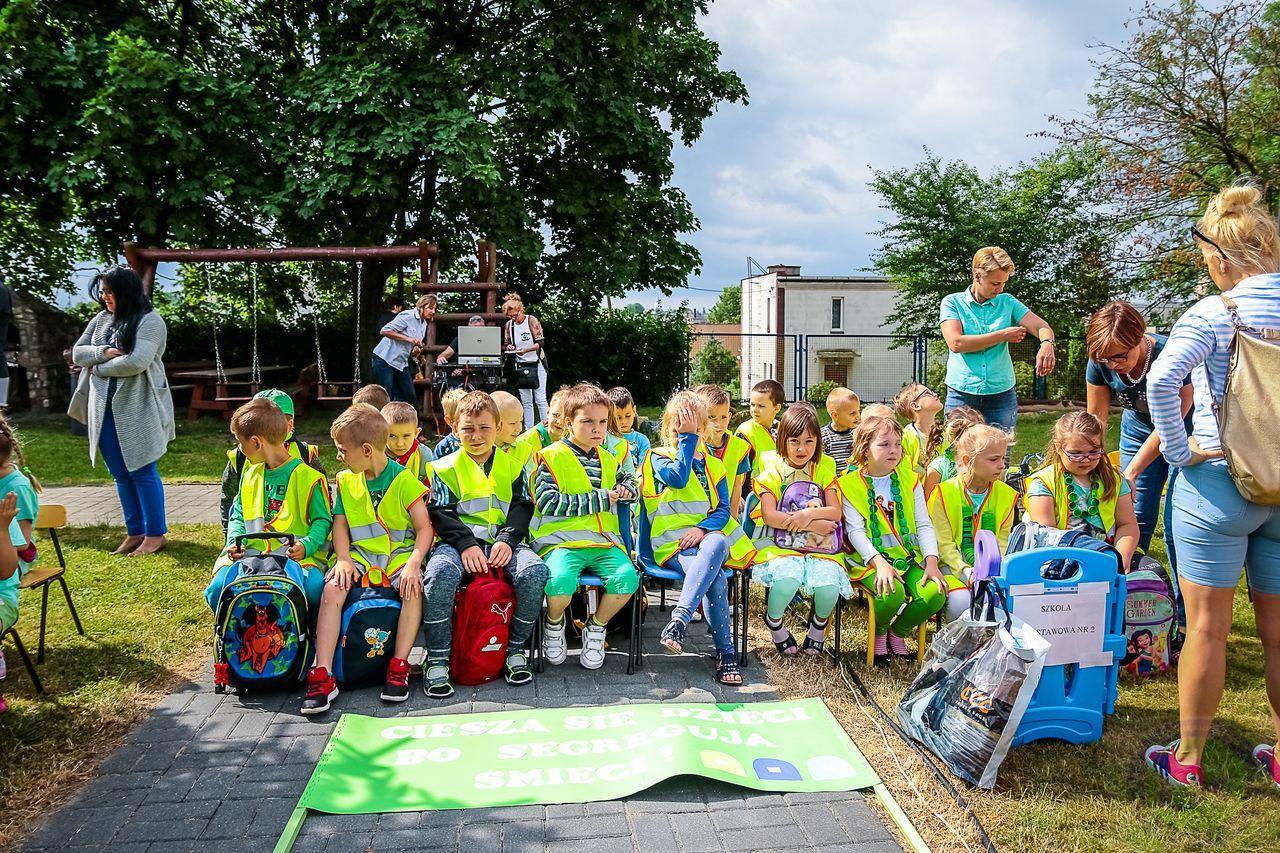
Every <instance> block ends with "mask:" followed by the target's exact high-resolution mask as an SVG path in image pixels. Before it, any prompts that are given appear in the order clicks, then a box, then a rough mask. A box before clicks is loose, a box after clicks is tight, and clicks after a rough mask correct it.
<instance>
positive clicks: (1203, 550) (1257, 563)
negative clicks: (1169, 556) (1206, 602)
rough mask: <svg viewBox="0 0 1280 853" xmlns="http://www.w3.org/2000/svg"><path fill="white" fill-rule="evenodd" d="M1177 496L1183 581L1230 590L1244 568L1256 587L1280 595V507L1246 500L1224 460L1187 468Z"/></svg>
mask: <svg viewBox="0 0 1280 853" xmlns="http://www.w3.org/2000/svg"><path fill="white" fill-rule="evenodd" d="M1172 499H1173V538H1174V541H1175V543H1176V545H1177V549H1178V575H1179V576H1180V578H1181V579H1182V580H1189V581H1191V582H1192V583H1198V584H1200V585H1201V586H1210V587H1217V588H1230V587H1234V586H1236V585H1237V584H1238V583H1240V570H1241V567H1243V568H1244V571H1245V573H1246V574H1247V576H1248V578H1249V586H1250V587H1251V588H1252V589H1254V590H1255V591H1257V592H1261V593H1265V594H1268V595H1280V507H1274V506H1261V505H1260V504H1253V503H1249V502H1248V501H1247V500H1245V499H1244V497H1243V496H1242V495H1241V494H1240V491H1239V489H1237V488H1236V484H1235V482H1234V481H1233V480H1232V479H1231V473H1230V472H1229V471H1228V470H1227V464H1226V463H1225V462H1222V461H1215V462H1205V463H1203V464H1201V465H1193V466H1191V467H1189V468H1183V469H1182V471H1181V473H1180V474H1179V476H1178V479H1177V482H1176V483H1174V486H1173V492H1172Z"/></svg>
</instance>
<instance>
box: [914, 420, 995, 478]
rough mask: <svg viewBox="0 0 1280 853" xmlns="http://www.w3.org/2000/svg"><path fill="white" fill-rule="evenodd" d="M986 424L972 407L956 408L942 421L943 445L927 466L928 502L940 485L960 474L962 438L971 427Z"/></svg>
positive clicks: (940, 445) (925, 476)
mask: <svg viewBox="0 0 1280 853" xmlns="http://www.w3.org/2000/svg"><path fill="white" fill-rule="evenodd" d="M986 422H987V421H986V418H984V417H982V412H979V411H978V410H977V409H975V408H973V407H972V406H956V407H955V408H954V409H952V410H951V411H949V412H947V415H946V417H945V418H943V419H942V443H941V444H939V445H938V452H937V454H936V455H934V457H933V458H932V459H930V460H929V462H928V464H927V465H926V466H925V472H924V496H925V499H926V500H927V499H929V498H932V497H933V491H934V489H936V488H938V484H939V483H941V482H942V481H943V480H950V479H951V478H952V477H954V476H955V475H956V474H957V473H958V470H957V468H956V445H957V444H959V442H960V438H961V436H963V435H964V434H965V432H967V431H968V430H969V428H970V427H974V426H977V425H979V424H985V423H986Z"/></svg>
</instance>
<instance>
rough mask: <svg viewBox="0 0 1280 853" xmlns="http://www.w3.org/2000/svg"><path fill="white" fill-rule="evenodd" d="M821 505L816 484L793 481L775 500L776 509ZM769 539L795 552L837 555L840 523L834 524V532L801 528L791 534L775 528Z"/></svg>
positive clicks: (841, 535) (841, 536)
mask: <svg viewBox="0 0 1280 853" xmlns="http://www.w3.org/2000/svg"><path fill="white" fill-rule="evenodd" d="M823 505H824V495H823V493H822V489H821V488H819V487H818V484H817V483H811V482H809V481H808V480H797V481H796V482H794V483H792V484H791V485H789V486H787V488H786V489H785V490H784V491H783V492H782V500H780V501H778V511H779V512H795V511H796V510H800V509H809V508H812V507H820V506H823ZM773 542H774V544H775V545H777V546H778V547H779V548H787V549H789V550H791V551H799V552H800V553H802V554H839V553H840V552H841V551H843V550H844V525H843V524H837V525H836V529H835V532H834V533H829V534H822V533H813V532H812V531H805V530H802V531H798V532H795V533H793V532H791V531H790V530H782V529H780V528H779V529H777V530H775V531H774V532H773Z"/></svg>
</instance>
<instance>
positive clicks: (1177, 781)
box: [1143, 740, 1204, 788]
mask: <svg viewBox="0 0 1280 853" xmlns="http://www.w3.org/2000/svg"><path fill="white" fill-rule="evenodd" d="M1143 757H1144V758H1145V759H1146V760H1147V766H1149V767H1150V768H1151V769H1152V770H1154V771H1156V772H1157V773H1159V774H1160V775H1161V776H1162V777H1163V778H1164V780H1165V781H1166V782H1168V783H1169V784H1170V785H1173V786H1174V787H1176V788H1199V787H1200V786H1201V785H1203V784H1204V774H1203V773H1202V772H1201V770H1200V765H1199V764H1183V763H1182V762H1181V761H1179V760H1178V742H1177V741H1176V740H1175V741H1174V742H1173V743H1171V744H1169V745H1168V746H1161V745H1160V744H1156V745H1155V746H1151V747H1148V748H1147V751H1146V754H1145V755H1144V756H1143Z"/></svg>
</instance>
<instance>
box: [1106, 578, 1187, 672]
mask: <svg viewBox="0 0 1280 853" xmlns="http://www.w3.org/2000/svg"><path fill="white" fill-rule="evenodd" d="M1127 579H1128V591H1127V592H1126V593H1125V599H1124V633H1125V636H1126V637H1127V638H1128V645H1127V651H1126V653H1125V656H1124V659H1123V660H1122V661H1120V669H1121V670H1122V671H1124V672H1127V673H1128V674H1130V675H1137V676H1147V675H1160V674H1161V673H1164V672H1168V671H1169V667H1170V666H1171V664H1172V661H1173V654H1172V653H1173V649H1174V645H1175V644H1176V642H1177V639H1178V623H1177V619H1176V611H1177V608H1176V605H1175V604H1174V600H1173V585H1172V584H1170V583H1169V575H1168V573H1167V572H1165V570H1164V567H1163V566H1161V565H1160V564H1159V563H1157V562H1156V561H1155V560H1153V559H1151V558H1150V557H1138V558H1137V560H1135V561H1134V565H1133V569H1132V570H1131V571H1130V572H1129V574H1128V576H1127Z"/></svg>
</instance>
